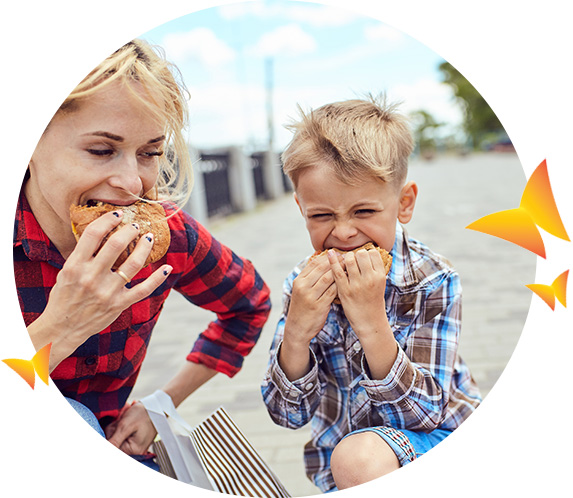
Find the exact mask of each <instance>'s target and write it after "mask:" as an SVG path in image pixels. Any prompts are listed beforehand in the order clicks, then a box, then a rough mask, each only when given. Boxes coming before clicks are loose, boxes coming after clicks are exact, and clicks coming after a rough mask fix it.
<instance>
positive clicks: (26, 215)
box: [13, 186, 65, 268]
mask: <svg viewBox="0 0 573 498" xmlns="http://www.w3.org/2000/svg"><path fill="white" fill-rule="evenodd" d="M13 245H14V248H16V247H22V249H23V251H24V253H25V254H26V256H27V257H28V259H30V260H31V261H45V262H47V263H50V264H51V265H53V266H55V267H56V268H61V267H62V266H63V265H64V262H65V260H64V258H63V257H62V255H61V254H60V252H59V251H58V250H57V249H56V246H55V245H54V244H53V243H52V242H51V241H50V239H49V238H48V236H47V235H46V234H45V233H44V231H43V230H42V227H40V224H39V223H38V220H36V217H35V216H34V213H33V212H32V209H31V207H30V204H29V203H28V199H26V195H25V194H24V187H23V186H22V190H21V191H20V196H19V198H18V206H17V207H16V218H15V219H14V242H13Z"/></svg>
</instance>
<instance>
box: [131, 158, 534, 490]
mask: <svg viewBox="0 0 573 498" xmlns="http://www.w3.org/2000/svg"><path fill="white" fill-rule="evenodd" d="M409 176H410V179H411V180H415V181H416V182H417V183H418V186H419V189H420V192H419V196H418V202H417V205H416V210H415V213H414V219H413V220H412V221H411V222H410V223H409V224H408V225H407V227H406V228H407V229H408V231H409V233H410V234H411V235H412V236H414V237H417V238H419V239H421V240H423V241H424V242H425V243H427V244H428V245H429V246H430V247H431V248H432V249H434V250H435V251H436V252H439V253H442V254H444V255H446V256H447V257H448V258H449V259H450V260H451V261H452V262H453V264H454V265H455V266H456V268H457V269H458V271H459V273H460V275H461V279H462V285H463V289H464V308H463V325H462V338H461V343H460V352H461V355H462V357H463V358H464V360H465V361H466V362H467V363H468V364H469V365H470V368H471V369H472V373H473V375H474V378H475V379H476V381H477V382H478V384H479V385H480V388H481V389H482V392H483V394H484V395H487V393H488V392H489V390H490V389H491V388H492V386H493V385H494V383H495V382H496V380H497V379H498V378H499V376H500V374H501V373H502V371H503V369H504V368H505V366H506V364H507V362H508V360H509V358H510V356H511V354H512V352H513V350H514V348H515V345H516V343H517V341H518V339H519V336H520V334H521V331H522V329H523V325H524V323H525V320H526V317H527V313H528V310H529V305H530V302H531V299H532V294H531V292H530V291H529V290H528V289H527V288H526V287H525V284H529V283H533V282H534V281H535V262H536V259H535V256H534V255H532V254H531V253H529V252H527V251H524V250H522V249H520V248H518V247H517V246H514V245H512V244H510V243H508V242H506V241H503V240H501V239H497V238H495V237H491V236H487V235H484V234H480V233H477V232H474V231H471V230H465V229H464V228H465V227H466V226H467V225H468V224H469V223H471V222H472V221H475V220H477V219H478V218H481V217H482V216H485V215H487V214H490V213H493V212H495V211H500V210H503V209H510V208H513V207H517V205H518V204H519V200H520V198H521V194H522V192H523V188H524V187H525V183H526V178H525V175H524V173H523V170H522V168H521V165H520V163H519V160H518V159H517V157H516V156H515V155H514V154H493V153H492V154H479V155H470V156H467V157H458V156H452V157H444V158H440V159H437V160H434V161H432V162H416V161H415V162H413V163H412V165H411V168H410V175H409ZM209 229H210V230H211V232H212V233H213V234H214V235H215V237H217V238H218V239H219V240H220V241H221V242H223V243H225V244H227V245H229V246H230V247H231V248H232V249H233V250H234V251H235V252H237V253H238V254H240V255H241V256H244V257H246V258H248V259H250V260H251V261H253V262H254V264H255V266H256V267H257V269H258V270H259V272H260V273H261V275H262V276H263V278H264V279H265V280H266V282H267V283H268V285H269V287H270V288H271V292H272V300H273V311H272V313H271V316H270V318H269V321H268V323H267V325H266V326H265V328H264V330H263V333H262V335H261V338H260V340H259V342H258V344H257V345H256V346H255V348H254V350H253V352H252V353H251V355H250V356H249V357H247V359H246V361H245V364H244V367H243V369H242V370H241V372H240V373H239V374H237V375H236V376H235V377H234V378H233V379H229V378H227V377H225V376H223V375H219V376H217V377H215V378H214V379H213V380H211V381H210V382H209V383H208V384H207V385H205V386H203V387H201V388H200V389H199V390H198V391H197V392H196V393H195V394H193V395H192V396H191V397H190V398H189V399H187V400H186V401H185V402H184V403H183V404H182V405H181V407H180V409H179V412H180V413H181V415H182V416H183V417H184V418H185V419H186V420H187V421H188V422H189V423H190V424H191V425H196V424H198V423H199V422H201V420H202V419H203V418H204V417H206V416H207V415H209V414H210V413H211V412H212V411H213V410H215V409H216V408H217V407H219V406H220V405H223V406H224V407H225V409H226V410H227V411H228V412H229V414H230V415H231V417H233V419H234V420H235V421H236V423H237V424H238V425H239V427H240V428H241V429H242V431H243V432H244V433H245V435H246V436H247V437H248V438H249V440H250V441H251V442H252V444H253V445H254V447H255V448H256V449H257V450H258V451H259V453H260V454H261V456H262V457H263V458H264V459H265V460H266V461H267V463H268V464H269V465H270V466H271V468H272V469H273V470H274V471H275V472H276V473H277V475H278V476H279V478H280V479H281V480H282V482H283V484H284V485H285V487H286V488H287V489H288V490H289V492H290V493H291V494H292V495H293V496H308V495H313V494H318V493H319V491H318V489H317V488H316V487H315V486H314V485H313V484H312V483H311V482H310V481H309V480H308V479H307V478H306V475H305V473H304V466H303V446H304V444H305V443H306V441H307V440H308V439H309V429H308V428H303V429H301V430H298V431H292V430H288V429H284V428H282V427H278V426H276V425H274V423H273V422H272V421H271V420H270V418H269V416H268V415H267V412H266V408H265V406H264V404H263V401H262V397H261V394H260V388H259V386H260V382H261V379H262V377H263V375H264V372H265V370H266V366H267V359H268V349H269V346H270V344H271V340H272V336H273V332H274V327H275V325H276V322H277V320H278V316H279V314H280V311H281V288H282V282H283V280H284V278H285V277H286V275H287V274H288V273H289V272H290V270H291V269H292V267H293V266H294V265H295V264H296V263H297V262H298V261H300V260H301V259H303V258H304V257H305V256H306V255H307V254H309V253H310V252H312V248H311V245H310V241H309V238H308V235H307V232H306V230H305V226H304V223H303V219H302V217H301V215H300V213H299V211H298V208H297V207H296V205H295V203H294V201H293V199H292V196H291V195H290V194H288V195H285V196H284V198H281V199H279V200H277V201H273V202H268V203H263V204H262V205H260V206H259V207H258V208H257V209H256V210H254V211H253V212H249V213H246V214H241V215H236V216H232V217H230V218H227V219H224V220H218V221H214V222H211V223H210V224H209ZM210 320H211V314H210V313H208V312H205V311H204V310H201V309H199V308H196V307H194V306H192V305H189V303H187V301H185V300H184V299H183V298H182V297H181V296H180V295H178V294H176V293H173V295H171V296H170V297H169V299H168V300H167V302H166V304H165V309H164V311H163V314H162V315H161V317H160V319H159V322H158V324H157V326H156V329H155V331H154V334H153V337H152V339H151V344H150V347H149V352H148V356H147V358H146V360H145V362H144V365H143V368H142V372H141V375H140V377H139V380H138V383H137V385H136V389H135V390H134V392H133V397H134V398H138V397H142V396H145V395H147V394H150V393H151V392H153V391H154V390H155V389H157V388H160V387H161V386H162V385H163V384H164V383H165V382H166V381H167V380H168V379H169V378H170V377H172V376H173V375H174V374H175V373H176V372H177V371H178V369H179V368H180V367H181V364H182V362H183V360H184V358H185V355H186V353H187V351H189V349H190V348H191V345H192V343H193V341H194V338H195V337H196V336H197V334H198V333H199V332H200V331H202V330H203V329H204V328H205V326H206V324H207V323H208V322H209V321H210Z"/></svg>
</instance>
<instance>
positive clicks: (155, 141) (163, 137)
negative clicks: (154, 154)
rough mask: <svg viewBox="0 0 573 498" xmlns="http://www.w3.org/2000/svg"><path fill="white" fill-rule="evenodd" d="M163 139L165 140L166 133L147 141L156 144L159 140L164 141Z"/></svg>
mask: <svg viewBox="0 0 573 498" xmlns="http://www.w3.org/2000/svg"><path fill="white" fill-rule="evenodd" d="M163 140H165V135H161V136H160V137H157V138H153V139H152V140H150V141H149V142H147V143H148V144H154V143H157V142H163Z"/></svg>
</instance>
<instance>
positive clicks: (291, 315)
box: [279, 255, 336, 380]
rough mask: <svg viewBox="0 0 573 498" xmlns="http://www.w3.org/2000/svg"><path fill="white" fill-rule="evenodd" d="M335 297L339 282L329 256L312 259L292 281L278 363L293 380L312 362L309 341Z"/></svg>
mask: <svg viewBox="0 0 573 498" xmlns="http://www.w3.org/2000/svg"><path fill="white" fill-rule="evenodd" d="M335 298H336V284H335V283H334V276H333V274H332V271H331V269H330V264H329V262H328V259H327V258H326V257H325V256H324V255H323V256H319V257H318V258H315V259H313V260H312V261H311V262H310V263H309V264H308V265H307V266H306V267H305V268H304V269H303V270H302V272H300V274H299V275H298V277H296V278H295V280H294V282H293V289H292V297H291V301H290V306H289V310H288V315H287V318H286V322H285V330H284V339H283V343H282V345H281V350H280V354H279V364H280V366H281V368H282V369H283V371H284V373H285V374H286V376H287V377H288V378H289V379H290V380H296V379H299V378H300V377H302V376H303V375H305V374H306V373H307V371H308V367H309V364H310V356H309V349H308V348H309V345H310V341H311V340H312V339H313V337H315V336H316V335H317V334H318V333H319V332H320V330H321V329H322V327H323V326H324V322H326V318H327V316H328V311H329V310H330V305H331V304H332V301H334V299H335Z"/></svg>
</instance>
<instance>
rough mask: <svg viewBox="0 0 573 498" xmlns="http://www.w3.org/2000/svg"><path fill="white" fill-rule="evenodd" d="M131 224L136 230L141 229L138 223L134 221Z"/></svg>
mask: <svg viewBox="0 0 573 498" xmlns="http://www.w3.org/2000/svg"><path fill="white" fill-rule="evenodd" d="M131 226H132V227H133V228H135V229H136V230H139V225H138V224H137V223H132V224H131Z"/></svg>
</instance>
